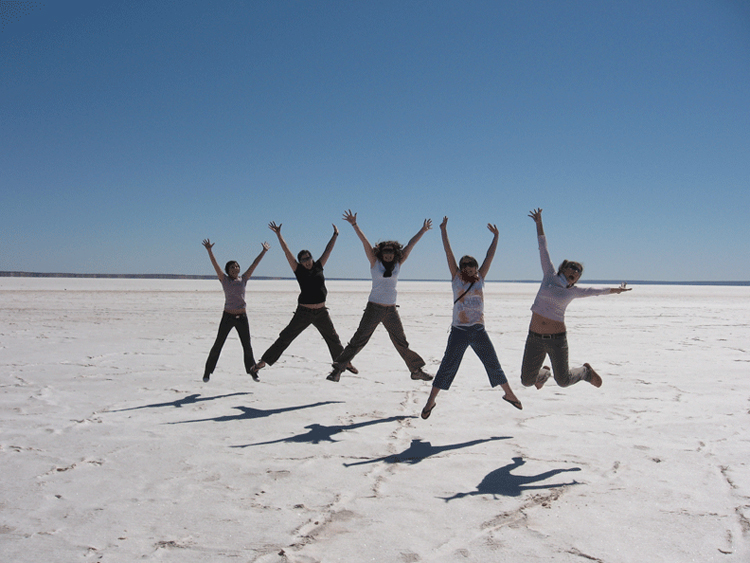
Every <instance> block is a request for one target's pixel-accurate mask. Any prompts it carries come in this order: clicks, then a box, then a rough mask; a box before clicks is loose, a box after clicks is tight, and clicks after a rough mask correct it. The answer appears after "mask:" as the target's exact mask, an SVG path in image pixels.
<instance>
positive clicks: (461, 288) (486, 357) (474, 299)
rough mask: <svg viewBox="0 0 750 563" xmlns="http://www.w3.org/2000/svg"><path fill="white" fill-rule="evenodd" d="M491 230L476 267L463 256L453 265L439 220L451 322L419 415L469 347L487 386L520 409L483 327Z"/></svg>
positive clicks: (446, 382) (447, 386) (495, 236)
mask: <svg viewBox="0 0 750 563" xmlns="http://www.w3.org/2000/svg"><path fill="white" fill-rule="evenodd" d="M487 228H488V229H489V230H490V232H491V233H492V235H493V236H492V243H490V247H489V248H488V249H487V255H486V256H485V258H484V262H482V266H481V267H479V264H478V263H477V260H476V258H474V257H473V256H463V257H462V258H461V260H460V261H459V263H458V265H457V264H456V258H455V257H454V256H453V251H452V250H451V245H450V241H449V240H448V217H443V222H442V223H440V232H441V235H442V238H443V248H444V249H445V256H446V258H447V259H448V269H449V270H450V272H451V280H452V284H453V323H452V325H451V332H450V336H448V345H447V346H446V348H445V354H444V355H443V361H442V362H440V367H439V368H438V372H437V374H435V381H433V382H432V391H431V392H430V396H429V397H428V399H427V403H426V404H425V406H424V408H423V409H422V414H421V416H422V418H424V419H427V418H429V416H430V414H432V409H433V408H435V398H436V397H437V395H438V393H439V392H440V390H441V389H442V390H445V391H447V390H448V389H450V387H451V384H452V383H453V379H454V378H455V377H456V372H457V371H458V367H459V366H460V365H461V360H462V359H463V357H464V352H466V348H468V347H469V346H471V348H472V350H474V352H475V353H476V355H477V356H478V357H479V359H480V360H481V361H482V364H483V365H484V369H485V370H486V371H487V376H488V377H489V378H490V385H491V386H492V387H497V386H498V385H499V386H501V387H502V389H503V391H505V395H504V396H503V399H505V400H506V401H508V402H509V403H510V404H511V405H513V406H514V407H516V408H517V409H522V408H523V406H522V405H521V401H519V400H518V397H516V396H515V394H514V393H513V391H512V390H511V388H510V385H508V379H507V378H506V377H505V373H504V372H503V368H502V367H500V361H499V360H498V359H497V353H496V352H495V347H494V346H493V345H492V341H491V340H490V336H489V334H487V331H486V330H485V328H484V291H483V290H484V280H485V278H486V277H487V272H489V270H490V265H491V264H492V259H493V258H494V257H495V250H496V249H497V239H498V236H499V231H498V228H497V226H496V225H492V224H487Z"/></svg>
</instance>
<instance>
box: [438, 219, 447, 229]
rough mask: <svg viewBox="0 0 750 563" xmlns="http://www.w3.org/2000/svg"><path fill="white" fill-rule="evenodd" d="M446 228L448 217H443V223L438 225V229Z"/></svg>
mask: <svg viewBox="0 0 750 563" xmlns="http://www.w3.org/2000/svg"><path fill="white" fill-rule="evenodd" d="M447 227H448V217H447V216H445V217H443V222H442V223H440V228H441V229H446V228H447Z"/></svg>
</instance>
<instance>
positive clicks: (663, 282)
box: [0, 271, 750, 286]
mask: <svg viewBox="0 0 750 563" xmlns="http://www.w3.org/2000/svg"><path fill="white" fill-rule="evenodd" d="M0 278H87V279H171V280H213V279H216V274H213V275H209V274H77V273H63V272H17V271H0ZM252 279H254V280H289V281H292V280H295V278H294V277H284V276H253V277H252ZM326 279H327V280H328V281H370V278H337V277H332V278H326ZM401 281H415V282H444V281H446V279H444V278H401ZM486 281H487V283H539V280H538V279H537V280H486ZM583 283H584V284H590V283H593V284H619V283H620V282H619V281H617V280H586V281H584V282H583ZM627 283H628V285H634V284H646V285H648V284H652V285H731V286H745V285H750V281H732V280H713V281H709V280H704V281H699V280H692V281H677V280H671V281H670V280H635V281H632V282H627Z"/></svg>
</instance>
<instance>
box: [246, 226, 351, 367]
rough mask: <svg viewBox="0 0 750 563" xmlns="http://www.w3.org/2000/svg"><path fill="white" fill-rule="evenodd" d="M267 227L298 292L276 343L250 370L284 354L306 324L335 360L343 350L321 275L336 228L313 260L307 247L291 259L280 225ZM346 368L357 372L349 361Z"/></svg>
mask: <svg viewBox="0 0 750 563" xmlns="http://www.w3.org/2000/svg"><path fill="white" fill-rule="evenodd" d="M268 228H269V229H271V230H272V231H273V232H274V233H276V236H277V237H278V239H279V244H280V245H281V249H282V250H283V251H284V255H285V256H286V259H287V262H289V266H290V267H291V268H292V271H293V272H294V276H295V277H296V278H297V283H299V288H300V294H299V297H298V298H297V310H296V311H295V312H294V316H293V317H292V320H291V321H289V324H288V325H287V326H286V328H285V329H284V330H282V331H281V333H279V337H278V338H277V339H276V342H274V343H273V344H272V345H271V347H270V348H269V349H268V350H266V351H265V352H264V353H263V356H262V357H261V359H260V361H259V362H258V363H257V364H255V366H254V367H253V369H252V370H251V373H252V374H257V373H258V370H259V369H261V368H264V367H265V366H266V365H269V366H272V365H273V364H274V363H276V360H278V359H279V357H280V356H281V354H283V353H284V350H286V349H287V348H288V347H289V345H290V344H291V343H292V342H293V341H294V339H295V338H297V337H298V336H299V335H300V334H302V331H304V330H305V329H306V328H307V327H309V326H310V325H313V326H314V327H315V328H316V329H318V332H319V333H320V335H321V336H322V337H323V340H325V342H326V344H327V345H328V351H329V352H330V353H331V359H333V360H335V359H336V358H337V357H338V355H339V354H341V352H343V351H344V347H343V346H342V345H341V340H340V339H339V335H338V334H336V329H335V328H334V327H333V322H332V321H331V316H330V315H329V314H328V309H327V308H326V296H327V295H328V290H327V289H326V279H325V276H324V275H323V266H325V264H326V262H327V261H328V257H329V256H330V255H331V251H332V250H333V246H334V245H335V244H336V239H337V238H338V236H339V230H338V228H337V227H336V225H333V235H331V240H329V241H328V244H327V245H326V247H325V250H324V251H323V255H322V256H321V257H320V258H319V259H318V260H313V257H312V254H311V253H310V251H309V250H301V251H300V252H299V253H298V254H297V258H296V259H295V258H294V255H293V254H292V252H291V251H290V250H289V247H288V246H287V244H286V241H285V240H284V237H283V236H281V224H278V225H277V224H276V223H275V222H274V221H271V222H270V223H269V224H268ZM346 369H348V370H349V371H351V372H352V373H358V372H357V369H356V368H355V367H354V366H353V365H351V364H348V365H347V366H346Z"/></svg>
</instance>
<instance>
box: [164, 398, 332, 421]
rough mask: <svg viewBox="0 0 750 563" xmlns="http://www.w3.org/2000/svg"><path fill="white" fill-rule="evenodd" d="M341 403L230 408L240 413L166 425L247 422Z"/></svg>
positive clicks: (323, 402) (322, 402)
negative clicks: (273, 407) (274, 407)
mask: <svg viewBox="0 0 750 563" xmlns="http://www.w3.org/2000/svg"><path fill="white" fill-rule="evenodd" d="M340 402H341V401H319V402H317V403H310V404H308V405H299V406H296V407H284V408H280V409H256V408H253V407H232V408H233V409H237V410H238V411H240V414H233V415H225V416H216V417H213V418H199V419H196V420H180V421H178V422H167V423H166V424H189V423H192V422H212V421H213V422H235V421H238V420H248V419H253V418H265V417H267V416H272V415H274V414H281V413H284V412H291V411H297V410H301V409H310V408H313V407H320V406H323V405H333V404H335V403H340Z"/></svg>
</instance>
